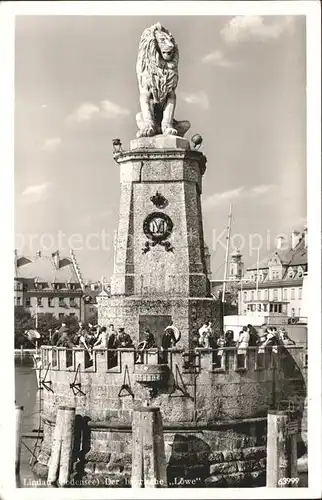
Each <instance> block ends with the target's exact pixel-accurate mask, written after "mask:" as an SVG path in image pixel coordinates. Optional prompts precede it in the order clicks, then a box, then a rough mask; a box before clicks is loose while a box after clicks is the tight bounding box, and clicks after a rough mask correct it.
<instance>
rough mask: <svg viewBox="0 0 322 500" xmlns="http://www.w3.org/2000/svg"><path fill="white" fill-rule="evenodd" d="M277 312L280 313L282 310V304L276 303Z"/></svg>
mask: <svg viewBox="0 0 322 500" xmlns="http://www.w3.org/2000/svg"><path fill="white" fill-rule="evenodd" d="M278 312H279V313H281V312H282V304H278Z"/></svg>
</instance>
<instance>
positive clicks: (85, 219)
mask: <svg viewBox="0 0 322 500" xmlns="http://www.w3.org/2000/svg"><path fill="white" fill-rule="evenodd" d="M112 213H113V211H112V209H107V210H102V211H101V212H97V213H96V214H85V215H83V216H82V217H81V218H80V223H81V224H82V225H83V226H89V225H90V224H92V223H93V222H95V221H99V220H104V219H106V218H107V217H109V216H110V215H111V214H112Z"/></svg>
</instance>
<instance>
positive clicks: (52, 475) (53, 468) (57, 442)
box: [47, 406, 64, 484]
mask: <svg viewBox="0 0 322 500" xmlns="http://www.w3.org/2000/svg"><path fill="white" fill-rule="evenodd" d="M63 425H64V406H59V407H58V410H57V413H56V424H55V429H54V435H53V442H52V449H51V455H50V459H49V461H48V477H47V480H48V483H49V484H55V483H56V481H57V479H58V471H59V461H60V449H61V444H62V443H61V435H62V428H63Z"/></svg>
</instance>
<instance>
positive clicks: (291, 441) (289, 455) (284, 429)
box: [266, 411, 297, 488]
mask: <svg viewBox="0 0 322 500" xmlns="http://www.w3.org/2000/svg"><path fill="white" fill-rule="evenodd" d="M289 431H290V415H289V413H288V412H286V411H269V412H268V415H267V466H266V486H267V487H269V488H283V487H284V488H285V487H289V486H291V485H292V481H290V479H291V478H292V477H293V478H294V477H296V475H297V474H296V463H294V460H295V461H296V460H297V452H296V451H295V449H294V448H295V447H296V437H297V434H296V433H294V434H293V431H292V434H291V435H290V432H289ZM294 436H295V437H294ZM293 474H295V475H293ZM293 484H294V483H293Z"/></svg>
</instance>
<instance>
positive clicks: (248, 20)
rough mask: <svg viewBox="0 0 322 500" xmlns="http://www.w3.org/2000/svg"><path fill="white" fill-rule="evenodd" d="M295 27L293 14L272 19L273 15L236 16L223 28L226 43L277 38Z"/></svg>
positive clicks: (222, 34)
mask: <svg viewBox="0 0 322 500" xmlns="http://www.w3.org/2000/svg"><path fill="white" fill-rule="evenodd" d="M293 27H294V18H293V17H292V16H279V17H278V19H277V20H276V18H274V20H273V21H271V16H236V17H234V18H233V19H231V20H230V21H229V22H228V23H227V24H226V25H225V26H224V27H223V29H222V30H221V36H222V39H223V40H224V41H225V42H226V43H231V44H233V43H239V42H245V41H247V40H251V39H255V40H262V41H265V40H276V39H278V38H279V37H280V36H281V35H283V34H284V33H286V32H291V31H292V30H293Z"/></svg>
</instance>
